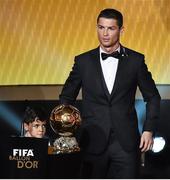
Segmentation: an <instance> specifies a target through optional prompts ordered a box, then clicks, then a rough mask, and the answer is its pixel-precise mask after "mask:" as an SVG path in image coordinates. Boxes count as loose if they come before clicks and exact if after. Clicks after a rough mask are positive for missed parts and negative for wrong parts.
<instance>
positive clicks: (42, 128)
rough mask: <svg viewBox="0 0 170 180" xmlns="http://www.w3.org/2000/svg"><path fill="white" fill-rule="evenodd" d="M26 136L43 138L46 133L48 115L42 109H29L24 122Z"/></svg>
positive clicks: (26, 111)
mask: <svg viewBox="0 0 170 180" xmlns="http://www.w3.org/2000/svg"><path fill="white" fill-rule="evenodd" d="M23 127H24V131H25V132H24V136H25V137H34V138H43V137H44V136H45V133H46V115H45V112H44V111H43V110H42V109H41V108H31V107H27V108H26V110H25V114H24V120H23Z"/></svg>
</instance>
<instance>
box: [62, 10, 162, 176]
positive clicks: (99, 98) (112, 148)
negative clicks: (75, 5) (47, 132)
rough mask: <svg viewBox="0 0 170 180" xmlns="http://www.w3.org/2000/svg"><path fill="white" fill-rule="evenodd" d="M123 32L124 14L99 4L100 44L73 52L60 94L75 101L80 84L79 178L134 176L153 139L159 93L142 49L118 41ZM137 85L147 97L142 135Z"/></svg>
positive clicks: (157, 115) (64, 98)
mask: <svg viewBox="0 0 170 180" xmlns="http://www.w3.org/2000/svg"><path fill="white" fill-rule="evenodd" d="M122 32H123V16H122V14H121V13H120V12H119V11H117V10H115V9H104V10H102V11H101V12H100V14H99V16H98V18H97V34H98V39H99V42H100V46H99V47H97V48H96V49H93V50H90V51H88V52H85V53H83V54H81V55H78V56H76V57H75V63H74V66H73V69H72V71H71V72H70V75H69V77H68V79H67V80H66V82H65V85H64V87H63V90H62V92H61V94H60V102H61V103H63V104H73V103H74V101H75V100H76V97H77V95H78V93H79V90H80V88H82V114H81V115H82V119H83V122H82V125H81V128H80V135H79V142H80V145H81V147H82V151H83V152H84V161H83V166H82V174H83V176H82V177H83V178H137V174H138V168H139V164H140V152H141V151H142V152H145V151H148V150H149V149H150V148H151V147H152V144H153V138H152V137H153V133H154V130H155V124H156V121H157V119H158V118H159V111H160V95H159V93H158V90H157V88H156V86H155V83H154V80H153V79H152V76H151V73H150V72H149V71H148V69H147V66H146V64H145V62H144V55H142V54H140V53H138V52H135V51H133V50H131V49H128V48H126V47H124V46H122V45H121V44H120V35H121V33H122ZM137 86H138V87H139V89H140V91H141V93H142V95H143V98H144V101H145V102H146V121H145V123H144V127H143V133H142V135H141V137H140V134H139V131H138V121H137V114H136V110H135V93H136V89H137Z"/></svg>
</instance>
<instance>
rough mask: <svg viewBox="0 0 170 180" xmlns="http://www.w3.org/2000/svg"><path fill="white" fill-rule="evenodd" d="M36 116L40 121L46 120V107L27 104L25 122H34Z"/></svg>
mask: <svg viewBox="0 0 170 180" xmlns="http://www.w3.org/2000/svg"><path fill="white" fill-rule="evenodd" d="M35 118H38V120H40V121H46V118H47V116H46V113H45V111H44V109H43V108H40V107H30V106H27V107H26V110H25V113H24V119H23V122H24V123H26V124H29V123H32V122H34V121H35Z"/></svg>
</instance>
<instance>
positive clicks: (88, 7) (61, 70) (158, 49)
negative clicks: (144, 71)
mask: <svg viewBox="0 0 170 180" xmlns="http://www.w3.org/2000/svg"><path fill="white" fill-rule="evenodd" d="M103 8H116V9H118V10H120V11H121V12H122V13H123V15H124V26H125V32H124V34H123V36H122V38H121V42H122V44H123V45H125V46H127V47H129V48H133V49H135V50H136V51H140V52H141V53H144V54H145V55H146V63H147V64H148V67H149V70H150V71H151V72H152V74H153V77H154V79H155V81H156V83H158V84H169V83H170V78H169V72H168V71H169V69H170V56H169V52H170V11H169V8H170V1H169V0H0V66H1V68H0V85H27V84H41V85H42V84H49V85H50V84H63V83H64V82H65V80H66V77H67V76H68V74H69V72H70V70H71V67H72V64H73V59H74V56H75V55H77V54H80V53H83V52H84V51H87V50H89V49H91V48H95V47H97V46H98V40H97V37H96V18H97V15H98V13H99V12H100V11H101V10H102V9H103Z"/></svg>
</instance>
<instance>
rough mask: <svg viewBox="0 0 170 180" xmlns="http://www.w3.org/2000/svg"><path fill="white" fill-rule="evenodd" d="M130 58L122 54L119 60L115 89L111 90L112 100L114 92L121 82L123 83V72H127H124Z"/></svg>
mask: <svg viewBox="0 0 170 180" xmlns="http://www.w3.org/2000/svg"><path fill="white" fill-rule="evenodd" d="M127 60H128V57H127V56H124V55H123V56H121V57H120V59H119V62H118V68H117V72H116V77H115V83H114V85H113V89H112V92H111V100H112V99H113V97H114V94H115V92H116V89H117V87H118V86H119V84H120V83H121V77H122V74H123V73H125V72H124V68H125V67H126V62H127Z"/></svg>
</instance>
